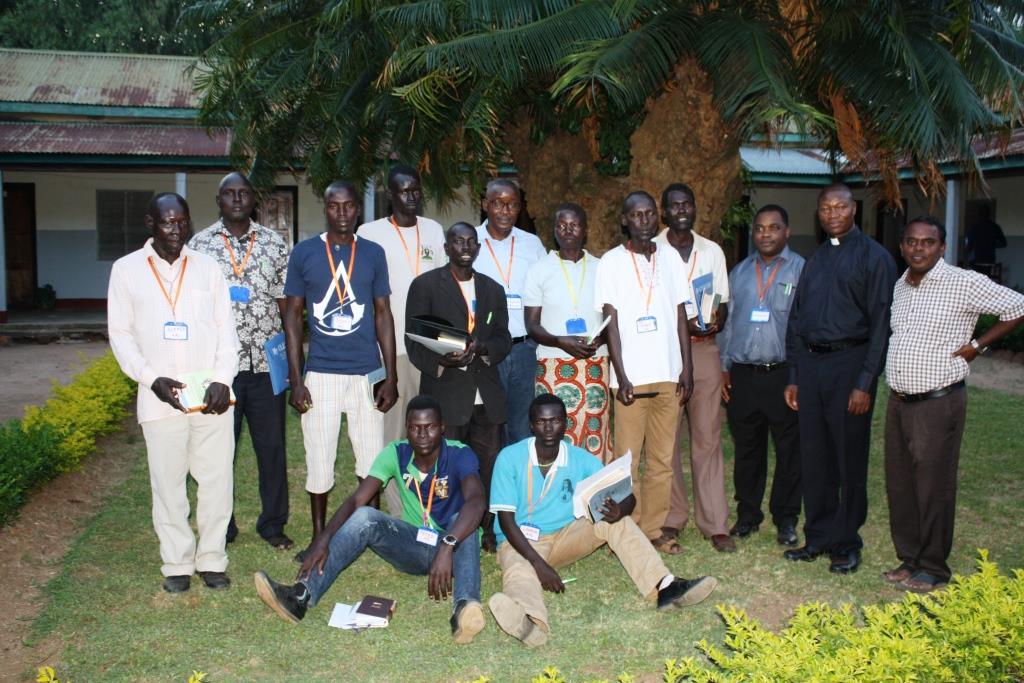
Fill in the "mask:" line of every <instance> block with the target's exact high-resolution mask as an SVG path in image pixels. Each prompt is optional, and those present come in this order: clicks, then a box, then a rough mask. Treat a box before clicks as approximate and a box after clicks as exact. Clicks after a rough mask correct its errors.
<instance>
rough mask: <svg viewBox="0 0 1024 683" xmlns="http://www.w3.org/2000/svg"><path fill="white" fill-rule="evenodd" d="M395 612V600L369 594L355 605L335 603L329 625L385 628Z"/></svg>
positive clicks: (336, 626)
mask: <svg viewBox="0 0 1024 683" xmlns="http://www.w3.org/2000/svg"><path fill="white" fill-rule="evenodd" d="M394 612H395V601H394V600H388V599H387V598H378V597H375V596H373V595H367V596H366V597H365V598H363V599H362V600H361V601H360V602H359V603H358V604H355V605H346V604H344V603H341V602H339V603H335V605H334V610H333V611H332V612H331V618H330V620H329V621H328V622H327V625H328V626H333V627H334V628H341V629H346V630H355V629H364V628H384V627H386V626H387V625H388V623H390V621H391V615H392V614H394Z"/></svg>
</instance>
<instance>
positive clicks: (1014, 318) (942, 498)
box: [883, 216, 1024, 593]
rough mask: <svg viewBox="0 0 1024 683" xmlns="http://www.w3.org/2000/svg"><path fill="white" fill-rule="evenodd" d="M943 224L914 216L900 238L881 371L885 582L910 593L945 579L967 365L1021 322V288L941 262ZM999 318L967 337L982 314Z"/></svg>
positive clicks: (933, 586)
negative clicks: (893, 563) (889, 560)
mask: <svg viewBox="0 0 1024 683" xmlns="http://www.w3.org/2000/svg"><path fill="white" fill-rule="evenodd" d="M945 250H946V228H945V227H944V226H943V225H942V223H940V222H939V221H938V220H936V219H935V218H932V217H931V216H921V217H919V218H915V219H913V220H912V221H910V223H909V224H907V226H906V228H905V229H904V232H903V235H902V236H901V238H900V253H902V254H903V258H904V260H906V262H907V271H906V273H905V274H904V276H903V277H901V278H900V279H899V280H897V282H896V286H895V287H894V291H893V303H892V317H891V325H892V337H891V339H890V340H889V353H888V358H887V361H886V377H887V379H888V381H889V386H890V387H892V396H891V398H890V399H889V408H888V411H887V413H886V416H885V490H886V494H887V496H888V498H889V529H890V531H891V533H892V541H893V545H894V546H895V547H896V556H897V557H898V558H899V560H900V565H899V566H898V567H896V568H895V569H892V570H890V571H887V572H885V573H884V574H883V577H884V578H885V580H886V581H889V582H890V583H894V584H898V585H899V586H900V587H901V588H904V589H906V590H910V591H914V592H917V593H926V592H928V591H931V590H934V589H936V588H941V587H942V586H944V585H945V584H946V582H948V581H949V577H950V569H949V565H948V564H946V559H947V558H948V557H949V552H950V549H951V548H952V545H953V518H954V515H955V513H956V473H957V465H958V463H959V460H960V441H961V439H962V438H963V435H964V421H965V418H966V416H967V392H966V391H965V386H964V380H965V379H966V377H967V375H968V374H970V368H969V367H968V365H967V364H968V363H970V362H971V361H972V360H974V359H975V358H977V357H978V355H979V354H981V353H984V351H985V349H986V348H987V347H988V346H989V345H991V344H993V343H995V342H997V341H999V340H1000V339H1002V338H1003V337H1004V336H1006V335H1007V334H1009V333H1010V332H1012V331H1013V330H1014V329H1016V328H1017V327H1018V326H1019V325H1020V324H1021V323H1022V322H1024V295H1022V294H1020V293H1018V292H1015V291H1013V290H1012V289H1008V288H1006V287H1002V286H1000V285H997V284H996V283H994V282H992V280H990V279H989V278H988V277H987V276H985V275H982V274H981V273H976V272H973V271H969V270H962V269H960V268H956V267H954V266H950V265H947V264H946V262H945V261H943V260H942V255H943V253H944V252H945ZM983 313H985V314H989V315H998V316H999V321H998V322H997V323H996V324H995V325H993V326H992V327H991V328H989V329H988V331H986V332H985V333H984V334H982V335H980V336H979V337H978V338H977V339H971V335H972V334H973V332H974V327H975V325H976V324H977V322H978V316H979V315H981V314H983Z"/></svg>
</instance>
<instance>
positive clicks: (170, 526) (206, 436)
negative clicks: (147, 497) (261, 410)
mask: <svg viewBox="0 0 1024 683" xmlns="http://www.w3.org/2000/svg"><path fill="white" fill-rule="evenodd" d="M141 427H142V434H143V436H144V437H145V439H146V454H147V458H148V460H149V483H150V487H151V488H152V490H153V528H154V529H155V530H156V536H157V538H158V539H159V541H160V559H161V560H163V566H162V567H161V568H160V571H161V573H162V574H163V575H164V576H182V575H186V576H190V575H191V574H192V573H193V572H195V571H201V572H222V571H225V570H226V569H227V568H228V555H227V552H226V550H225V535H226V534H227V530H228V520H229V519H230V518H231V505H232V500H233V499H232V490H233V485H234V479H233V477H234V471H233V467H232V461H233V459H234V454H235V432H234V408H228V410H227V412H226V413H224V414H223V415H203V414H202V413H190V414H189V415H184V414H182V415H175V416H174V417H167V418H164V419H162V420H150V421H148V422H143V423H142V424H141ZM189 474H191V475H192V478H193V479H195V480H196V483H197V484H198V485H199V488H198V492H197V496H196V498H197V500H196V526H197V527H198V529H199V544H198V547H197V546H196V538H195V535H194V534H193V533H192V527H190V526H189V523H188V515H189V502H188V493H187V492H186V489H185V480H186V478H187V477H188V475H189Z"/></svg>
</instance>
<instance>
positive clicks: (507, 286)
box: [484, 235, 516, 289]
mask: <svg viewBox="0 0 1024 683" xmlns="http://www.w3.org/2000/svg"><path fill="white" fill-rule="evenodd" d="M484 244H486V245H487V250H488V251H490V252H491V258H492V259H494V267H495V268H497V269H498V275H500V276H501V279H502V281H503V282H504V283H505V289H511V288H512V257H513V256H515V253H516V236H515V235H513V236H512V246H511V248H510V249H509V250H508V275H505V271H503V270H502V269H501V264H500V263H498V257H497V256H495V254H494V247H492V246H491V241H490V240H489V239H486V238H484Z"/></svg>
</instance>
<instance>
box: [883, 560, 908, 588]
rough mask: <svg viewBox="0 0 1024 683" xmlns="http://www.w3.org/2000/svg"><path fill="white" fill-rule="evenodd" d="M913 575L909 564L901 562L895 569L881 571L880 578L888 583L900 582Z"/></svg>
mask: <svg viewBox="0 0 1024 683" xmlns="http://www.w3.org/2000/svg"><path fill="white" fill-rule="evenodd" d="M913 575H914V570H913V569H912V568H911V567H910V565H908V564H906V563H903V564H901V565H900V566H898V567H896V568H895V569H890V570H889V571H887V572H882V578H883V579H885V580H886V581H888V582H889V583H901V582H903V581H906V580H907V579H909V578H910V577H911V576H913Z"/></svg>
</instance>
